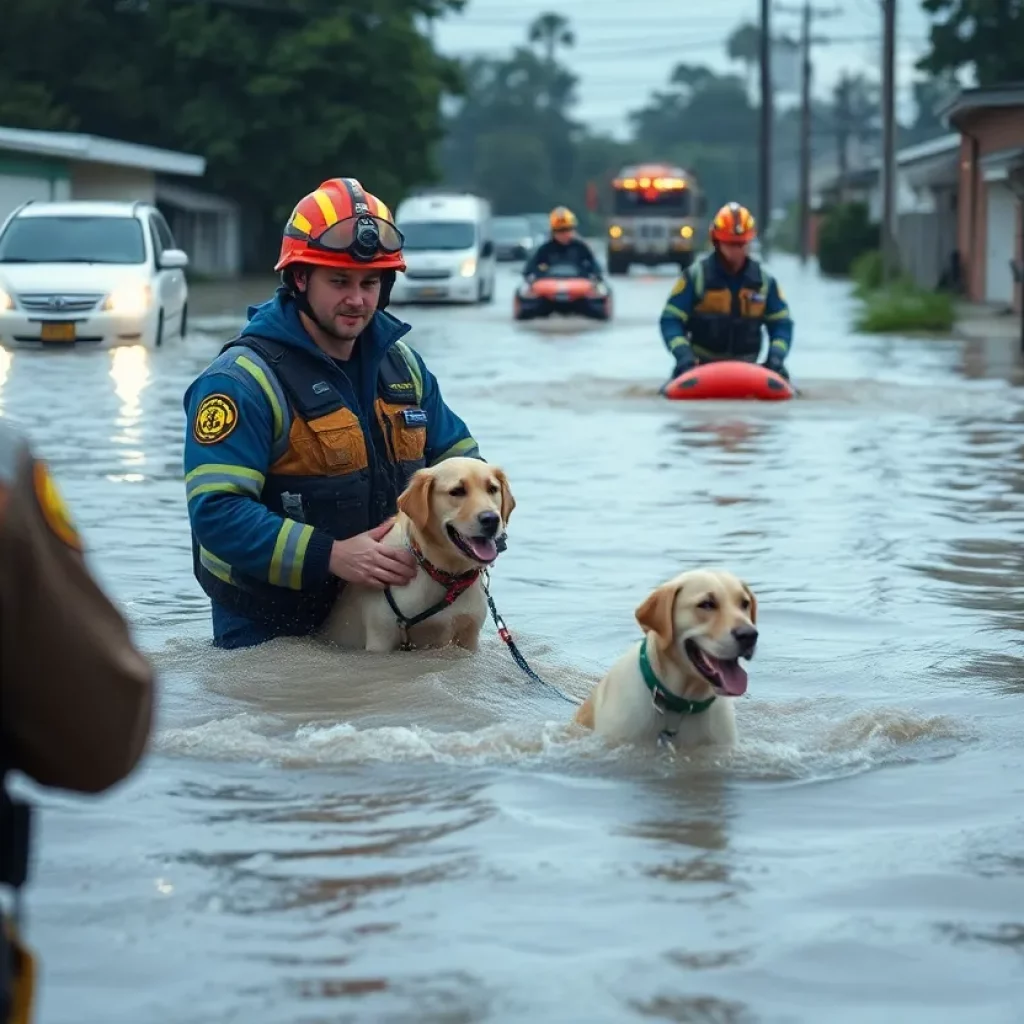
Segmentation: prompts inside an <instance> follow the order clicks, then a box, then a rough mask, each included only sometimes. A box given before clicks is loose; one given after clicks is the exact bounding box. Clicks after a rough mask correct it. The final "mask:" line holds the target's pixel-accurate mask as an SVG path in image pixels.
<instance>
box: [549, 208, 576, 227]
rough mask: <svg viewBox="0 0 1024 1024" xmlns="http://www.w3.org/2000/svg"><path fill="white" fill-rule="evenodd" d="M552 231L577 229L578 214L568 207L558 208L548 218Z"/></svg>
mask: <svg viewBox="0 0 1024 1024" xmlns="http://www.w3.org/2000/svg"><path fill="white" fill-rule="evenodd" d="M548 221H549V223H550V224H551V230H552V231H565V230H566V228H574V227H576V225H577V223H578V221H577V220H576V214H575V213H573V212H572V210H570V209H569V207H568V206H556V207H555V208H554V209H553V210H552V211H551V216H550V217H549V218H548Z"/></svg>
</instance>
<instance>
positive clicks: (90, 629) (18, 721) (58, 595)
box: [0, 420, 153, 793]
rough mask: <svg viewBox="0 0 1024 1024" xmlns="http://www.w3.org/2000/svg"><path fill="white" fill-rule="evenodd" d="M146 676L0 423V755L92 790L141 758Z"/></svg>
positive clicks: (41, 477)
mask: <svg viewBox="0 0 1024 1024" xmlns="http://www.w3.org/2000/svg"><path fill="white" fill-rule="evenodd" d="M152 715H153V671H152V668H151V667H150V665H149V662H148V661H147V660H146V658H145V657H144V656H143V655H142V654H141V653H140V652H139V650H138V649H137V648H136V647H135V646H134V644H133V643H132V639H131V636H130V634H129V631H128V626H127V624H126V623H125V621H124V619H123V618H122V617H121V615H120V613H119V612H118V610H117V609H116V608H115V607H114V605H113V604H111V602H110V601H109V600H108V598H107V597H106V596H105V595H104V593H103V591H101V590H100V588H99V586H98V585H97V583H96V581H95V580H94V579H93V577H92V576H91V575H90V573H89V570H88V568H87V567H86V563H85V560H84V558H83V556H82V552H81V542H80V540H79V539H78V535H77V533H76V531H75V528H74V526H73V524H72V522H71V519H70V516H69V515H68V514H67V512H66V509H65V508H64V505H63V502H62V501H61V498H60V495H59V493H58V491H57V489H56V486H55V484H54V483H53V480H52V477H50V475H49V472H48V471H47V469H46V466H45V464H44V463H42V462H40V461H38V460H36V459H35V458H33V456H32V454H31V452H30V450H29V447H28V445H27V444H26V443H25V442H24V440H22V439H21V438H19V437H18V435H17V434H15V433H14V432H13V431H12V430H11V429H10V428H9V427H7V426H5V424H4V423H3V421H2V420H0V757H2V760H3V765H2V767H3V768H14V769H17V770H19V771H22V772H25V773H26V774H27V775H29V776H31V777H32V778H33V779H35V780H36V781H37V782H39V783H40V784H42V785H45V786H55V787H58V788H60V789H70V790H76V791H78V792H83V793H98V792H101V791H102V790H105V789H107V788H108V787H110V786H112V785H114V783H116V782H119V781H120V780H121V779H123V778H125V776H127V775H128V774H129V773H130V772H131V770H132V769H133V768H134V767H135V765H136V763H137V762H138V760H139V758H140V757H141V756H142V753H143V751H144V750H145V747H146V741H147V739H148V737H149V731H150V726H151V723H152Z"/></svg>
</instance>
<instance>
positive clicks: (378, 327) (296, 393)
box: [184, 289, 480, 635]
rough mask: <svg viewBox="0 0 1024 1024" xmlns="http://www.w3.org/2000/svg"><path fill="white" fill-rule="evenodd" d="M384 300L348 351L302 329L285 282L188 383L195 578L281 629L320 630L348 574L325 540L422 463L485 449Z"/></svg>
mask: <svg viewBox="0 0 1024 1024" xmlns="http://www.w3.org/2000/svg"><path fill="white" fill-rule="evenodd" d="M409 329H410V328H409V325H408V324H404V323H402V322H401V321H399V320H398V319H396V318H395V317H393V316H392V315H391V314H390V313H386V312H383V311H378V312H377V313H376V314H375V315H374V317H373V320H371V322H370V324H369V326H368V327H367V329H366V330H365V331H364V332H363V334H362V335H361V336H360V338H359V340H358V342H357V344H356V351H355V353H353V358H352V359H351V360H350V361H349V362H345V363H342V362H339V361H336V360H333V359H331V358H330V357H328V356H327V355H326V354H325V353H324V352H323V351H322V350H321V349H319V348H318V347H317V346H316V345H315V344H314V343H313V341H312V339H311V338H310V337H309V335H308V334H307V333H306V331H305V329H304V328H303V326H302V322H301V320H300V319H299V317H298V312H297V310H296V309H295V306H294V303H293V302H292V300H291V297H290V296H289V294H288V292H287V291H286V290H285V289H279V291H278V293H277V295H276V296H275V297H274V298H273V299H271V300H270V301H269V302H266V303H264V304H263V305H261V306H257V307H250V309H249V322H248V324H247V325H246V327H245V329H244V330H243V331H242V333H241V335H240V336H239V337H238V338H236V339H234V340H233V341H230V342H228V344H227V345H225V346H224V348H223V349H222V350H221V352H220V354H219V355H218V357H217V358H216V359H215V360H214V361H213V362H212V363H211V364H210V366H208V367H207V369H206V370H205V371H204V372H203V373H202V374H201V375H200V376H199V377H198V378H197V379H196V380H195V381H194V382H193V383H192V385H191V386H190V387H189V389H188V391H187V392H186V394H185V410H186V413H187V415H188V426H187V433H186V436H185V451H184V469H185V488H186V497H187V501H188V512H189V520H190V523H191V529H192V546H193V563H194V571H195V575H196V578H197V579H198V581H199V584H200V585H201V586H202V588H203V590H204V591H205V592H206V594H207V595H208V596H209V597H210V598H211V600H212V601H214V602H215V603H216V604H219V605H221V606H222V607H224V608H226V609H229V610H231V611H233V612H235V613H237V614H239V615H242V616H244V617H246V618H248V619H251V620H252V621H254V622H257V623H260V624H262V625H264V626H266V627H268V628H269V629H271V630H273V631H274V632H275V633H288V634H293V635H301V634H304V633H308V632H312V631H313V630H314V629H316V628H317V627H318V626H319V625H320V624H321V623H322V622H323V620H324V619H325V618H326V615H327V613H328V612H329V610H330V607H331V605H332V603H333V602H334V600H335V599H336V597H337V594H338V590H339V587H340V586H341V581H340V580H338V579H337V578H336V577H334V576H332V575H331V573H330V572H329V570H328V565H329V562H330V555H331V547H332V545H333V543H334V541H336V540H345V539H347V538H349V537H353V536H355V535H356V534H358V533H362V532H364V531H365V530H369V529H372V528H373V527H374V526H377V525H378V524H379V523H381V522H383V521H384V520H385V519H386V518H388V516H390V515H393V514H394V512H395V507H396V500H397V497H398V495H399V494H400V493H401V491H402V490H403V489H404V487H405V485H406V483H407V482H408V481H409V478H410V477H411V476H412V474H413V473H415V472H416V470H417V469H419V468H421V467H422V466H425V465H433V464H434V463H437V462H440V461H442V460H443V459H446V458H450V457H452V456H456V455H464V456H470V457H476V458H479V457H480V452H479V449H478V446H477V443H476V441H475V440H474V439H473V438H472V436H471V435H470V433H469V430H468V429H467V427H466V425H465V423H464V422H463V421H462V420H461V419H460V418H459V417H458V416H456V415H455V413H453V412H452V411H451V410H450V409H449V408H448V406H447V405H446V404H445V402H444V400H443V398H442V397H441V392H440V389H439V387H438V384H437V381H436V379H435V378H434V376H433V374H432V373H430V371H429V370H428V369H427V367H426V365H425V364H424V362H423V360H422V359H421V358H420V356H419V355H418V353H416V352H414V351H413V350H412V349H411V348H410V347H409V346H408V345H407V344H406V343H405V342H403V341H402V340H401V338H402V336H403V335H405V334H406V333H407V332H408V331H409Z"/></svg>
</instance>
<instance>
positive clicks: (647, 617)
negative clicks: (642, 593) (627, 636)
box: [636, 583, 682, 649]
mask: <svg viewBox="0 0 1024 1024" xmlns="http://www.w3.org/2000/svg"><path fill="white" fill-rule="evenodd" d="M680 589H682V588H681V587H680V586H679V584H677V583H663V584H662V585H661V586H660V587H658V588H657V589H656V590H654V591H653V592H652V593H651V596H650V597H648V598H647V600H646V601H644V603H643V604H642V605H640V607H639V608H637V610H636V621H637V622H639V623H640V627H641V629H643V630H645V631H647V632H650V633H653V634H654V636H655V638H656V640H657V642H658V646H659V647H662V648H664V649H667V648H669V647H671V646H672V641H673V639H674V638H675V631H676V630H675V623H674V622H673V620H672V611H673V609H674V608H675V603H676V595H677V594H678V593H679V591H680Z"/></svg>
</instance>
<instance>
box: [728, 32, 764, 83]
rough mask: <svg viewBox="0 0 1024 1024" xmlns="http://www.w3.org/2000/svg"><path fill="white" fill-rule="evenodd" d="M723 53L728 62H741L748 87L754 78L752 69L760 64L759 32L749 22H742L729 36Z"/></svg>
mask: <svg viewBox="0 0 1024 1024" xmlns="http://www.w3.org/2000/svg"><path fill="white" fill-rule="evenodd" d="M725 52H726V53H727V54H728V56H729V59H730V60H738V61H740V62H742V64H743V66H744V68H745V69H746V72H747V86H748V87H749V86H750V84H751V82H752V81H753V78H754V68H756V67H757V66H758V64H760V62H761V30H760V29H759V28H758V27H757V26H756V25H754V24H752V23H751V22H749V21H748V22H744V23H743V24H742V25H740V26H739V27H738V28H736V29H734V30H733V33H732V35H730V36H729V39H728V41H727V42H726V44H725Z"/></svg>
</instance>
